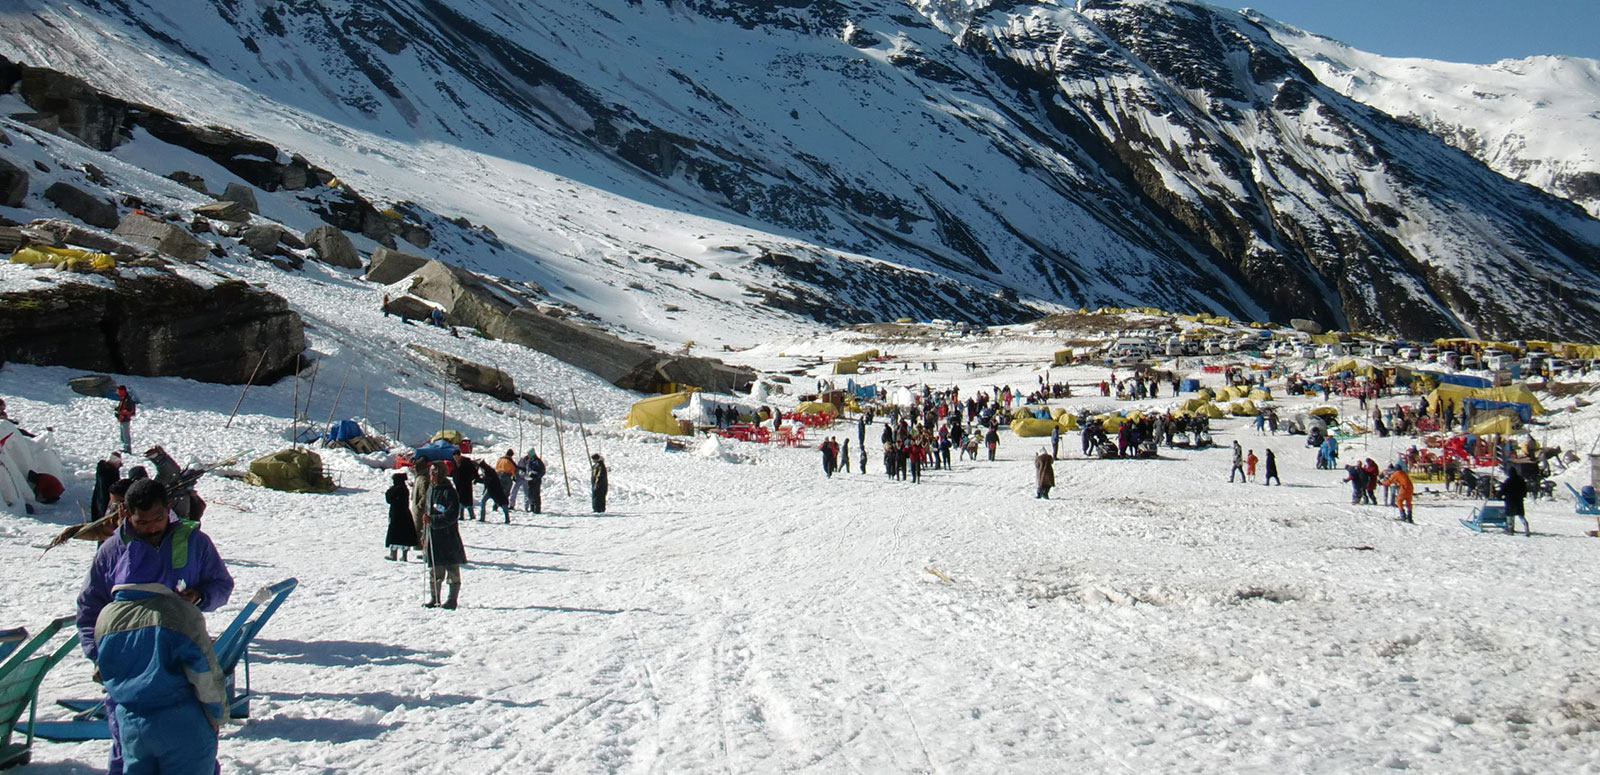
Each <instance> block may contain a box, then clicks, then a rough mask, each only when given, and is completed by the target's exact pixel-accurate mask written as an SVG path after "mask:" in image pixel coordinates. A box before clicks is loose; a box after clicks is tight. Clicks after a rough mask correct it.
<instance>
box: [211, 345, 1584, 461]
mask: <svg viewBox="0 0 1600 775" xmlns="http://www.w3.org/2000/svg"><path fill="white" fill-rule="evenodd" d="M266 360H267V351H266V349H265V348H263V349H262V350H261V357H260V358H257V359H256V367H255V368H253V369H251V370H250V379H247V380H245V381H244V390H241V391H239V400H238V401H236V402H234V404H233V412H232V413H231V414H229V415H228V421H227V422H226V423H223V425H222V427H224V428H226V427H228V426H230V425H232V424H233V417H234V415H236V414H238V413H239V407H241V406H244V397H245V395H246V394H248V393H249V392H250V385H252V384H254V383H255V381H256V374H258V373H260V371H261V364H262V363H263V362H264V361H266ZM1573 446H1577V444H1576V442H1574V444H1573Z"/></svg>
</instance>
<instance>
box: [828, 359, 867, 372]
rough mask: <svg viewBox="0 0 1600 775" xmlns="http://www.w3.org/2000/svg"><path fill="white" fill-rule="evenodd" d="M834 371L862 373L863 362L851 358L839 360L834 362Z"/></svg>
mask: <svg viewBox="0 0 1600 775" xmlns="http://www.w3.org/2000/svg"><path fill="white" fill-rule="evenodd" d="M833 373H835V374H859V373H861V362H860V361H850V360H844V361H839V362H838V363H835V364H833Z"/></svg>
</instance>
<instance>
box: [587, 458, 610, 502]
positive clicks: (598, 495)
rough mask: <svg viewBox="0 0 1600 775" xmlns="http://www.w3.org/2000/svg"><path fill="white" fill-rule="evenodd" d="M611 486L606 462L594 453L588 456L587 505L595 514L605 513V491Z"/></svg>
mask: <svg viewBox="0 0 1600 775" xmlns="http://www.w3.org/2000/svg"><path fill="white" fill-rule="evenodd" d="M610 486H611V481H610V477H609V476H608V474H607V472H606V460H605V458H603V457H600V453H599V452H596V453H594V454H593V455H590V456H589V505H590V506H591V507H592V508H593V509H594V513H596V514H604V513H605V512H606V490H607V489H608V488H609V487H610Z"/></svg>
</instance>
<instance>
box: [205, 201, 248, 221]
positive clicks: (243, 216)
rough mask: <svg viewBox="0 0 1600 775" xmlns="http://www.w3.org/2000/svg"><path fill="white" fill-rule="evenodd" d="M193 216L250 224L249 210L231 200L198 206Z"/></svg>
mask: <svg viewBox="0 0 1600 775" xmlns="http://www.w3.org/2000/svg"><path fill="white" fill-rule="evenodd" d="M194 214H195V215H198V216H201V217H203V218H210V219H211V220H214V221H228V222H229V223H249V222H250V208H248V207H245V206H244V205H243V204H240V203H239V202H235V201H232V200H224V201H221V202H212V203H210V204H203V205H200V206H199V207H196V208H194Z"/></svg>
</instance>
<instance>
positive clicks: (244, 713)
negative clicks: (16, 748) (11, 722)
mask: <svg viewBox="0 0 1600 775" xmlns="http://www.w3.org/2000/svg"><path fill="white" fill-rule="evenodd" d="M299 583H300V582H299V580H298V579H285V580H283V581H280V582H278V583H276V584H273V585H272V586H270V587H262V588H261V589H260V590H259V591H257V592H256V594H255V597H252V598H250V602H248V603H246V604H245V606H244V608H243V609H242V610H240V611H239V613H238V615H237V616H235V617H233V622H232V623H230V624H229V625H228V628H227V629H225V630H223V631H222V634H221V635H219V636H217V639H216V640H215V641H214V642H213V643H212V650H213V651H214V652H216V655H217V665H218V666H219V667H221V668H222V676H223V688H224V690H225V691H226V692H227V703H228V717H229V718H249V717H250V698H251V697H254V696H255V693H254V692H252V691H251V690H250V642H251V641H252V640H255V637H256V634H257V633H259V632H261V627H262V625H265V624H266V623H267V620H268V619H271V618H272V614H273V613H275V612H276V611H277V610H278V606H280V605H283V601H284V599H285V598H287V597H289V593H290V592H293V591H294V588H295V587H296V586H298V585H299ZM69 621H70V619H69ZM240 662H243V663H244V689H243V690H242V691H241V690H240V689H239V688H238V682H237V673H238V667H239V663H240ZM56 704H57V705H60V706H61V707H63V708H67V709H68V710H72V711H75V712H76V715H74V716H73V717H72V719H70V720H67V721H39V722H36V723H33V724H32V725H31V731H32V734H33V735H34V736H36V737H41V738H43V739H45V740H50V741H53V742H76V741H80V740H109V739H111V731H110V729H109V728H108V727H107V726H106V704H105V700H58V701H57V702H56Z"/></svg>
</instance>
